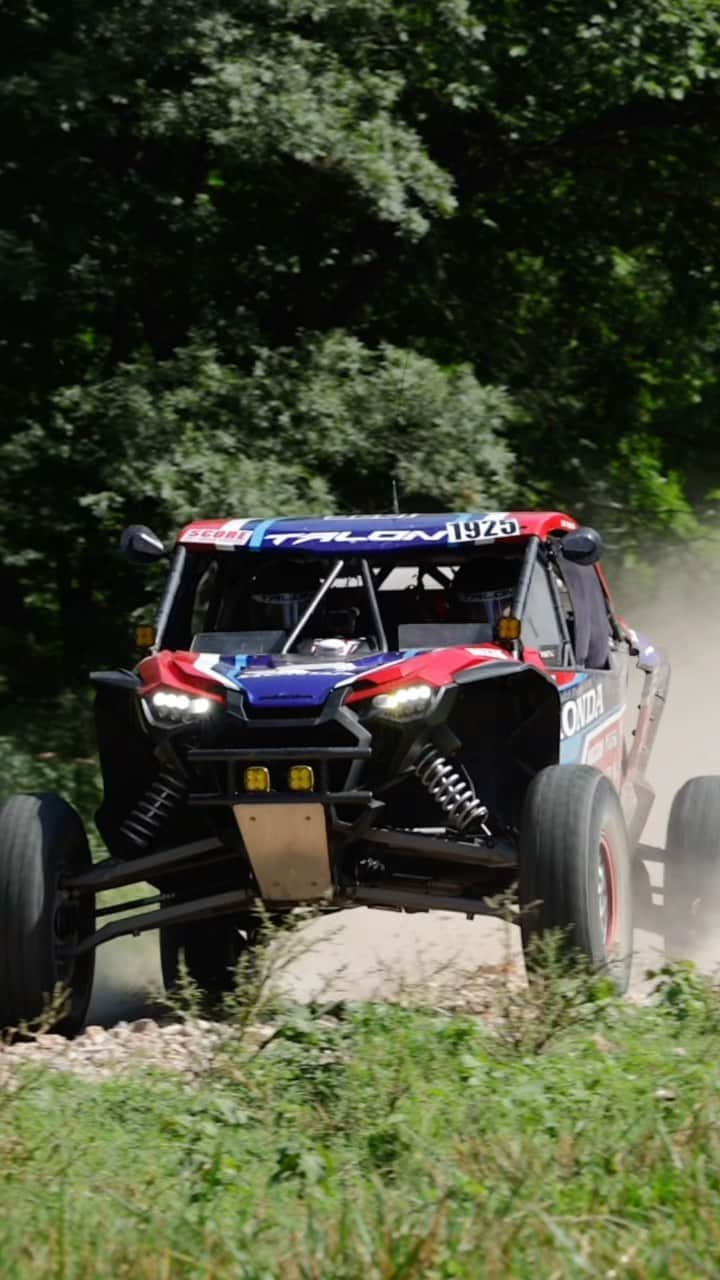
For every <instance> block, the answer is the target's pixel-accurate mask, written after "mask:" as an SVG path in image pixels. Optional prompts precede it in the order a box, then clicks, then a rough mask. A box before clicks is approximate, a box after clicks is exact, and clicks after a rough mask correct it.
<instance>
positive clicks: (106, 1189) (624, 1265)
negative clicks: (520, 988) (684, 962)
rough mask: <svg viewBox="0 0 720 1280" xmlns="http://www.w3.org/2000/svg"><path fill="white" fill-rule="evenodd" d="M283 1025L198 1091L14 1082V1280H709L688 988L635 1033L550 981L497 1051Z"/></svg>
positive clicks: (627, 1021)
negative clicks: (549, 1029)
mask: <svg viewBox="0 0 720 1280" xmlns="http://www.w3.org/2000/svg"><path fill="white" fill-rule="evenodd" d="M553 1010H554V1012H553ZM549 1012H551V1013H552V1020H553V1026H554V1031H553V1034H552V1036H551V1037H548V1036H547V1035H546V1034H545V1032H544V1030H543V1027H542V1024H544V1023H545V1022H546V1021H547V1017H548V1013H549ZM275 1017H276V1035H275V1037H274V1038H273V1039H272V1040H271V1041H270V1042H269V1043H268V1044H267V1045H266V1047H265V1048H264V1049H262V1050H261V1051H258V1050H257V1048H253V1047H252V1045H251V1043H250V1042H249V1041H248V1039H247V1038H244V1037H242V1036H239V1037H238V1039H237V1041H235V1042H234V1043H233V1044H232V1045H231V1047H230V1049H229V1050H228V1052H227V1054H226V1056H225V1057H224V1058H223V1059H218V1060H217V1061H216V1062H215V1064H214V1066H213V1068H212V1070H211V1071H210V1072H208V1074H207V1075H206V1076H204V1077H203V1078H202V1079H201V1080H200V1081H195V1082H193V1083H191V1082H189V1081H180V1080H178V1078H177V1077H170V1076H168V1075H162V1074H159V1073H155V1074H154V1075H149V1074H147V1073H145V1074H138V1075H136V1076H134V1077H133V1078H131V1079H125V1080H119V1079H115V1080H112V1081H108V1082H104V1083H99V1084H88V1083H86V1082H82V1081H79V1080H78V1079H77V1078H74V1077H71V1076H68V1075H60V1074H51V1073H49V1072H46V1071H39V1070H38V1071H32V1072H31V1073H30V1074H28V1075H27V1076H26V1077H24V1081H23V1086H22V1088H21V1089H20V1090H18V1091H17V1092H16V1093H15V1094H12V1095H7V1096H6V1097H4V1098H3V1099H2V1101H1V1103H0V1179H1V1180H2V1205H3V1214H2V1218H1V1219H0V1257H1V1258H2V1275H3V1277H4V1280H14V1278H15V1277H18V1278H20V1277H22V1280H25V1278H26V1277H28V1278H32V1277H43V1278H44V1277H62V1280H81V1278H82V1280H86V1278H87V1280H90V1277H96V1276H97V1277H105V1276H108V1277H111V1276H112V1277H124V1276H127V1277H133V1280H135V1278H136V1277H137V1278H138V1280H150V1278H151V1277H152V1278H153V1280H154V1278H155V1277H163V1278H167V1280H174V1278H175V1277H183V1278H185V1277H187V1278H188V1280H191V1278H192V1280H195V1278H196V1277H204V1278H205V1280H215V1278H217V1280H220V1278H222V1280H226V1278H227V1280H230V1277H233V1278H235V1277H242V1278H243V1280H267V1278H269V1277H276V1276H277V1277H282V1278H283V1280H301V1278H302V1280H306V1278H309V1277H317V1278H318V1280H320V1278H321V1277H322V1278H324V1277H328V1278H333V1280H351V1278H352V1280H355V1277H357V1278H358V1280H375V1277H378V1280H379V1278H381V1277H382V1278H383V1280H389V1278H391V1277H392V1278H393V1280H400V1278H401V1277H402V1278H410V1277H412V1278H414V1280H420V1278H422V1280H425V1278H426V1277H427V1278H429V1280H434V1278H436V1277H437V1278H438V1280H439V1278H442V1280H445V1278H446V1277H448V1278H449V1277H468V1278H472V1277H493V1278H495V1277H497V1278H498V1280H499V1278H500V1277H505V1276H528V1277H538V1276H548V1277H550V1276H556V1277H560V1278H562V1280H564V1278H565V1277H573V1276H605V1277H608V1280H612V1278H613V1277H615V1276H618V1277H620V1276H628V1277H650V1276H653V1277H655V1276H657V1277H678V1280H680V1278H682V1280H686V1278H687V1277H691V1276H692V1277H700V1276H708V1277H710V1276H715V1275H716V1274H717V1273H718V1270H719V1269H720V1225H718V1217H717V1205H718V1197H719V1196H720V1076H719V1074H718V1061H719V1060H720V998H719V997H718V993H717V992H716V991H715V990H713V989H712V988H711V987H710V986H709V985H707V984H705V983H704V982H702V981H701V980H699V979H697V978H695V977H694V976H693V975H692V974H691V973H690V972H689V971H687V970H684V969H674V970H672V971H669V972H668V973H667V974H665V975H664V976H663V978H662V982H661V991H660V996H659V999H658V1001H657V1002H656V1004H655V1005H654V1006H653V1007H651V1008H641V1009H639V1008H634V1007H632V1006H629V1005H627V1004H622V1003H620V1002H618V1001H615V1000H614V999H612V998H608V996H607V993H606V992H604V991H603V990H602V986H601V985H598V984H597V983H594V984H593V983H589V982H588V981H587V980H586V979H582V981H580V980H577V981H576V980H574V979H573V980H565V979H556V981H555V982H554V984H553V990H552V993H551V992H550V989H549V988H545V989H544V990H543V989H540V991H539V994H536V995H533V996H532V997H527V996H523V995H518V996H517V997H515V998H513V1000H512V1001H510V1002H507V1003H506V1004H505V1007H504V1012H503V1014H502V1016H501V1018H500V1021H499V1022H498V1024H497V1026H496V1029H495V1031H494V1032H493V1033H492V1034H491V1033H489V1032H488V1030H487V1029H484V1028H483V1027H482V1026H481V1025H480V1024H479V1023H477V1022H476V1021H474V1020H472V1019H470V1018H468V1017H463V1016H462V1015H459V1014H452V1013H443V1012H439V1011H432V1010H427V1009H421V1008H404V1007H398V1006H394V1007H390V1006H383V1005H379V1006H356V1007H352V1006H343V1007H335V1008H334V1009H333V1010H331V1011H327V1010H325V1011H323V1010H317V1009H312V1008H311V1009H297V1008H290V1009H286V1010H285V1011H282V1012H278V1013H276V1015H275Z"/></svg>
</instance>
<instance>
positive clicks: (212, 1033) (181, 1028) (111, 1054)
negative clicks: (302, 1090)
mask: <svg viewBox="0 0 720 1280" xmlns="http://www.w3.org/2000/svg"><path fill="white" fill-rule="evenodd" d="M232 1034H233V1029H232V1028H231V1027H228V1026H227V1025H223V1024H222V1023H217V1022H209V1021H207V1020H206V1019H203V1018H197V1019H192V1020H187V1021H183V1022H168V1023H165V1024H161V1023H159V1022H156V1021H155V1019H154V1018H138V1019H137V1020H136V1021H135V1022H118V1023H117V1024H116V1026H114V1027H110V1028H105V1027H99V1026H90V1027H86V1028H85V1030H84V1031H83V1033H82V1035H79V1036H77V1037H76V1038H75V1039H74V1040H67V1039H65V1037H64V1036H58V1035H53V1034H51V1033H45V1034H43V1035H37V1036H34V1037H33V1038H32V1039H26V1040H19V1041H17V1042H16V1043H14V1044H3V1045H0V1088H5V1089H13V1088H14V1086H15V1084H16V1082H17V1069H18V1067H24V1066H28V1065H33V1066H35V1067H40V1068H49V1069H50V1070H53V1071H70V1072H72V1073H73V1074H75V1075H78V1076H81V1077H82V1078H83V1079H85V1080H107V1079H110V1078H111V1077H113V1076H118V1075H127V1074H130V1073H132V1072H135V1071H138V1070H140V1069H143V1068H148V1067H155V1068H158V1069H161V1070H163V1071H170V1072H177V1073H179V1074H181V1075H183V1076H185V1077H187V1078H189V1079H196V1078H197V1077H198V1076H200V1075H201V1074H202V1073H203V1072H204V1071H206V1070H207V1069H208V1067H210V1066H211V1064H212V1062H213V1058H214V1056H215V1054H216V1053H217V1051H218V1049H219V1048H221V1047H222V1045H223V1043H225V1042H227V1039H228V1037H229V1036H231V1035H232ZM273 1035H274V1029H273V1028H272V1027H270V1026H264V1025H256V1026H253V1027H251V1028H248V1030H247V1031H246V1032H245V1033H244V1036H245V1038H246V1040H247V1042H249V1044H250V1045H251V1046H258V1047H259V1046H261V1045H262V1044H264V1043H266V1042H267V1041H268V1040H269V1039H271V1038H272V1036H273Z"/></svg>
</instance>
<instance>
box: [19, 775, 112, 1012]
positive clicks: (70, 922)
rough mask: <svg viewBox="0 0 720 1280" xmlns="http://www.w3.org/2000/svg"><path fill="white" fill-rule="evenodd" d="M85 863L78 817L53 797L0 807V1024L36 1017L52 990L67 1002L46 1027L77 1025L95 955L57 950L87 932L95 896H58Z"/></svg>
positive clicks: (87, 994) (84, 840) (21, 800)
mask: <svg viewBox="0 0 720 1280" xmlns="http://www.w3.org/2000/svg"><path fill="white" fill-rule="evenodd" d="M91 865H92V860H91V857H90V850H89V848H88V842H87V837H86V835H85V828H84V826H83V823H82V819H81V818H80V816H79V814H78V813H76V811H75V810H74V809H73V808H72V807H71V806H70V805H69V804H67V803H66V802H65V801H64V800H63V799H61V797H60V796H56V795H53V794H51V793H44V794H40V795H17V796H12V797H11V799H10V800H8V801H7V803H6V804H5V805H4V806H3V808H2V809H1V810H0V1027H4V1028H14V1027H18V1026H19V1025H20V1024H21V1023H23V1022H30V1021H32V1020H33V1019H36V1018H38V1017H40V1016H41V1015H42V1013H43V1011H44V1009H45V1008H46V1007H47V1004H48V1001H49V1000H50V999H51V997H52V996H53V992H54V991H55V989H56V988H57V987H58V985H62V986H63V987H64V988H65V989H66V993H67V1004H66V1009H65V1011H64V1013H63V1015H62V1016H61V1018H60V1019H59V1020H58V1022H57V1023H56V1024H55V1025H54V1026H53V1028H52V1029H53V1030H55V1031H59V1032H61V1033H63V1034H65V1035H73V1034H74V1033H75V1032H77V1031H79V1030H80V1028H81V1027H82V1025H83V1022H84V1020H85V1014H86V1012H87V1006H88V1003H89V1000H90V993H91V991H92V983H93V973H94V968H95V953H94V951H88V952H86V953H85V954H84V955H82V956H78V957H76V958H71V957H68V956H67V955H65V954H63V948H68V947H71V946H72V945H73V943H74V942H77V941H79V940H80V939H81V938H83V937H87V936H88V935H89V934H91V933H92V932H93V930H94V928H95V904H94V897H93V895H92V894H86V895H85V896H83V897H74V896H73V895H71V894H68V893H64V892H63V891H62V890H61V887H60V881H61V877H62V875H63V874H67V873H73V874H77V873H79V872H82V871H87V870H89V869H90V867H91Z"/></svg>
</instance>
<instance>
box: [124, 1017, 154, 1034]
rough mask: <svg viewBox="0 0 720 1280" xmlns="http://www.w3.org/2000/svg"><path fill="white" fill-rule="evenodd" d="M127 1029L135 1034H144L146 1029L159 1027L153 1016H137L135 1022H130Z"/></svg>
mask: <svg viewBox="0 0 720 1280" xmlns="http://www.w3.org/2000/svg"><path fill="white" fill-rule="evenodd" d="M128 1030H129V1031H132V1032H134V1033H135V1034H137V1035H145V1034H146V1033H147V1032H148V1031H159V1030H160V1028H159V1026H158V1024H157V1022H156V1021H155V1019H154V1018H138V1019H137V1021H136V1022H131V1023H130V1026H129V1027H128Z"/></svg>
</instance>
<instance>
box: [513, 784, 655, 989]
mask: <svg viewBox="0 0 720 1280" xmlns="http://www.w3.org/2000/svg"><path fill="white" fill-rule="evenodd" d="M519 898H520V907H521V910H522V915H521V931H522V940H523V949H524V950H525V954H526V959H527V958H528V952H529V951H530V957H529V958H530V962H531V963H532V952H531V944H532V943H533V942H534V940H535V939H536V938H539V937H542V936H543V935H544V934H545V933H547V932H548V931H549V930H553V929H560V930H563V931H564V932H565V934H566V937H567V942H568V944H569V945H570V946H571V947H575V948H577V949H578V950H579V951H581V952H583V953H584V954H585V955H586V956H587V958H588V960H589V961H590V964H591V965H592V967H593V968H595V969H602V968H607V969H608V971H609V972H610V974H611V975H612V977H613V979H614V981H615V983H616V985H617V987H618V989H619V990H620V991H626V990H627V986H628V983H629V981H630V967H631V963H632V940H633V918H632V917H633V913H632V886H631V860H630V852H629V849H628V838H627V831H626V828H625V820H624V818H623V814H622V809H621V807H620V801H619V799H618V796H617V793H616V791H615V790H614V788H613V786H612V785H611V783H610V782H609V781H608V779H607V778H606V777H605V776H604V775H603V774H602V773H600V772H599V771H598V770H597V769H593V768H590V767H589V766H588V765H551V766H550V767H549V768H547V769H543V770H541V772H540V773H538V774H537V775H536V777H535V778H534V779H533V781H532V782H531V784H530V786H529V788H528V792H527V796H526V798H525V805H524V808H523V816H522V821H521V829H520V873H519ZM533 903H538V904H539V905H536V906H533V905H532V904H533Z"/></svg>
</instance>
